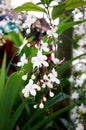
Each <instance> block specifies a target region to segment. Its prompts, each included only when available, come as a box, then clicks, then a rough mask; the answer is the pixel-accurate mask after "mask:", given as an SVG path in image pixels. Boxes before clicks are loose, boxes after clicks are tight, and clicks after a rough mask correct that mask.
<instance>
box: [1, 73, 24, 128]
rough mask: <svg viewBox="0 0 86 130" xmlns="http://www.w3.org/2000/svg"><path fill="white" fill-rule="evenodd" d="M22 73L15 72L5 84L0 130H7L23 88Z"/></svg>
mask: <svg viewBox="0 0 86 130" xmlns="http://www.w3.org/2000/svg"><path fill="white" fill-rule="evenodd" d="M21 76H22V73H20V72H15V73H13V74H12V75H11V76H10V77H9V78H8V80H7V83H6V85H5V86H4V90H3V96H2V100H1V102H0V130H5V129H6V130H7V128H8V126H9V123H10V119H11V114H12V107H13V105H14V102H15V100H16V98H17V96H18V95H19V92H20V91H21V88H22V83H23V81H22V79H21Z"/></svg>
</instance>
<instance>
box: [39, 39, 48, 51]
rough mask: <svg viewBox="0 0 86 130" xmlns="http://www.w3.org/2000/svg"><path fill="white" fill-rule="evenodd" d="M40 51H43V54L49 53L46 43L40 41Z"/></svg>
mask: <svg viewBox="0 0 86 130" xmlns="http://www.w3.org/2000/svg"><path fill="white" fill-rule="evenodd" d="M40 49H41V50H44V51H45V52H49V48H48V43H47V42H43V41H42V40H41V48H40Z"/></svg>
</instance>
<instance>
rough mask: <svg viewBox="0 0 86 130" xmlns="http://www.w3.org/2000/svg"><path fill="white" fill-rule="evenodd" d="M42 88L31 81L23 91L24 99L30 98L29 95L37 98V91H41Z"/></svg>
mask: <svg viewBox="0 0 86 130" xmlns="http://www.w3.org/2000/svg"><path fill="white" fill-rule="evenodd" d="M39 88H40V86H39V85H37V84H34V83H33V80H32V79H30V80H29V82H28V84H27V85H26V86H25V88H24V89H23V90H22V93H23V94H24V97H29V94H31V95H32V96H36V89H37V90H39Z"/></svg>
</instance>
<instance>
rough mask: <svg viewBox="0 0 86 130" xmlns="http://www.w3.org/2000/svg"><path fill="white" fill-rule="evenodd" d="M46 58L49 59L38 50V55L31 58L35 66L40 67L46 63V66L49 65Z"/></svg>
mask: <svg viewBox="0 0 86 130" xmlns="http://www.w3.org/2000/svg"><path fill="white" fill-rule="evenodd" d="M46 60H47V56H45V55H42V52H41V51H38V53H37V56H35V57H32V60H31V62H32V63H33V68H35V67H38V68H40V67H42V65H44V66H45V67H48V66H49V64H48V62H47V61H46Z"/></svg>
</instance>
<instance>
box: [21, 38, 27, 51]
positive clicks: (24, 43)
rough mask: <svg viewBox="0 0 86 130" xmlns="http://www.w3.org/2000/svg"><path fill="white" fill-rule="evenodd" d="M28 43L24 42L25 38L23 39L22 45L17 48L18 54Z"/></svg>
mask: <svg viewBox="0 0 86 130" xmlns="http://www.w3.org/2000/svg"><path fill="white" fill-rule="evenodd" d="M27 43H28V40H26V38H24V41H23V44H22V45H21V46H20V47H19V53H21V51H22V49H23V48H24V46H25V45H26V44H27Z"/></svg>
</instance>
